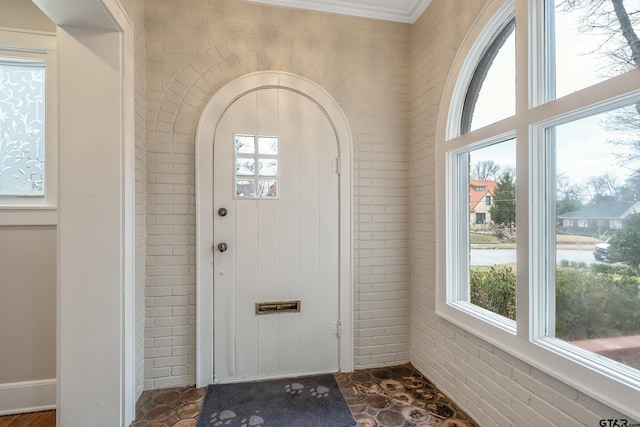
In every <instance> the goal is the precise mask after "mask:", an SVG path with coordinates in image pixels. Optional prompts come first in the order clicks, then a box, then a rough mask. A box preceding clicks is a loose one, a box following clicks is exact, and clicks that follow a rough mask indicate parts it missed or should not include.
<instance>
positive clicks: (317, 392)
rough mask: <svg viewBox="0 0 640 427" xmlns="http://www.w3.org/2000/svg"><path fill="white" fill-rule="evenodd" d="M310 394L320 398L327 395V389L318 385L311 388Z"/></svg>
mask: <svg viewBox="0 0 640 427" xmlns="http://www.w3.org/2000/svg"><path fill="white" fill-rule="evenodd" d="M311 396H315V397H317V398H318V399H322V398H323V397H327V396H329V389H328V388H326V387H324V386H321V385H319V386H318V387H316V388H312V389H311Z"/></svg>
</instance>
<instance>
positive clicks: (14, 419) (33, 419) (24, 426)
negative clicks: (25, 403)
mask: <svg viewBox="0 0 640 427" xmlns="http://www.w3.org/2000/svg"><path fill="white" fill-rule="evenodd" d="M55 426H56V411H45V412H32V413H30V414H18V415H7V416H4V417H0V427H55Z"/></svg>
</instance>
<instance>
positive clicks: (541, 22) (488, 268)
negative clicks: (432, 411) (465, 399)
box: [436, 0, 640, 419]
mask: <svg viewBox="0 0 640 427" xmlns="http://www.w3.org/2000/svg"><path fill="white" fill-rule="evenodd" d="M484 13H485V16H484V17H481V18H484V19H479V20H478V24H477V25H478V27H476V28H472V30H471V31H470V33H469V35H468V37H467V39H466V40H465V41H464V42H463V45H462V47H461V49H462V50H463V52H461V53H466V55H458V57H459V58H461V59H460V60H459V62H456V63H454V66H453V68H452V73H451V75H450V81H449V82H448V83H447V87H446V89H445V97H444V99H445V100H447V99H448V100H449V103H448V104H447V105H443V106H442V108H441V112H440V118H439V131H438V132H439V133H438V143H437V158H438V161H437V168H438V170H437V182H438V185H437V186H436V187H437V192H438V199H437V200H438V205H437V206H438V221H439V224H438V229H440V230H445V231H444V232H443V233H441V234H440V235H439V237H438V246H437V248H438V253H439V254H440V256H439V263H438V283H439V288H438V297H437V305H436V311H437V313H438V314H439V315H440V316H442V317H445V318H446V319H448V320H450V321H452V322H454V323H456V324H458V325H459V326H461V327H463V328H465V329H466V330H468V331H470V332H472V333H474V334H476V335H478V336H481V337H482V338H484V339H486V340H488V341H489V342H491V343H493V344H494V345H496V346H498V347H500V348H503V349H505V350H507V351H509V352H510V353H511V354H514V355H516V356H517V357H519V358H521V359H522V360H524V361H526V362H527V363H530V364H532V365H533V366H536V367H537V368H539V369H541V370H543V371H545V372H547V373H549V374H551V375H553V376H555V377H557V378H559V379H561V380H562V381H565V382H566V383H568V384H571V385H572V386H574V387H576V388H577V389H579V390H582V391H585V392H586V393H589V394H590V395H592V396H593V397H595V398H597V399H599V400H601V401H603V402H606V403H607V404H609V405H610V406H612V407H614V408H616V409H618V410H620V411H622V412H623V413H625V414H628V415H629V416H632V417H635V418H639V419H640V408H639V407H638V405H637V402H638V401H640V270H639V269H638V267H639V264H640V107H639V106H640V70H639V69H638V68H640V40H639V39H638V35H639V34H640V1H638V0H610V1H608V0H607V1H605V0H602V1H588V0H576V1H572V2H567V1H560V0H556V1H555V2H554V0H546V1H534V0H530V1H528V2H527V1H522V2H520V1H518V2H514V1H506V2H505V1H493V2H490V3H489V5H488V7H487V8H486V9H485V12H484ZM445 103H446V101H445ZM487 200H490V203H487ZM604 390H606V391H604Z"/></svg>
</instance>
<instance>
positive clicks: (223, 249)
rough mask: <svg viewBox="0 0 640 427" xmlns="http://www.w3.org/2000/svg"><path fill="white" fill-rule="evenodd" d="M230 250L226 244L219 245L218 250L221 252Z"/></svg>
mask: <svg viewBox="0 0 640 427" xmlns="http://www.w3.org/2000/svg"><path fill="white" fill-rule="evenodd" d="M228 248H229V246H227V244H226V243H218V250H219V251H220V252H224V251H226V250H227V249H228Z"/></svg>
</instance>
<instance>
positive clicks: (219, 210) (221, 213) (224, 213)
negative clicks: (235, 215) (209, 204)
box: [218, 208, 227, 216]
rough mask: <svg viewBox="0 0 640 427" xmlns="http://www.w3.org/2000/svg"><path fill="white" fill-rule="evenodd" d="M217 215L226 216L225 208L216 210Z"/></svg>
mask: <svg viewBox="0 0 640 427" xmlns="http://www.w3.org/2000/svg"><path fill="white" fill-rule="evenodd" d="M218 215H220V216H227V209H225V208H220V209H218Z"/></svg>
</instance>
